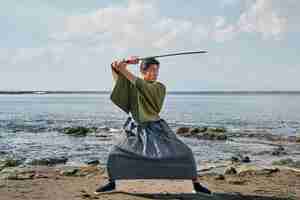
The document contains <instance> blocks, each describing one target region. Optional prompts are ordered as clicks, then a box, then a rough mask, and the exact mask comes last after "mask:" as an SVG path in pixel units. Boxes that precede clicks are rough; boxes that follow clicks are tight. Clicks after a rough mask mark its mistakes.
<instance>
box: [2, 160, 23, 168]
mask: <svg viewBox="0 0 300 200" xmlns="http://www.w3.org/2000/svg"><path fill="white" fill-rule="evenodd" d="M22 162H23V161H21V160H17V159H14V158H6V159H5V160H0V171H1V170H3V169H4V168H6V167H16V166H19V165H20V164H22Z"/></svg>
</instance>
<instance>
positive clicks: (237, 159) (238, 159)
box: [231, 154, 251, 163]
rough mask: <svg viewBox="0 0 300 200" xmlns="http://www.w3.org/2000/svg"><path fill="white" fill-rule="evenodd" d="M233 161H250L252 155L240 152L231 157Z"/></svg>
mask: <svg viewBox="0 0 300 200" xmlns="http://www.w3.org/2000/svg"><path fill="white" fill-rule="evenodd" d="M231 162H232V163H250V162H251V160H250V157H249V156H243V155H241V154H238V155H237V156H232V157H231Z"/></svg>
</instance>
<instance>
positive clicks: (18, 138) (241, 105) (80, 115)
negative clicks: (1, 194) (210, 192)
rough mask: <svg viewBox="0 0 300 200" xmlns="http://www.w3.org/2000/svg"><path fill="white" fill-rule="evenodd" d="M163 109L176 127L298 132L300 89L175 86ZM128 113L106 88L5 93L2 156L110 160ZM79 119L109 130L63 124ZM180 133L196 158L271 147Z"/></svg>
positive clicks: (0, 102) (0, 98)
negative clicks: (80, 130) (84, 130)
mask: <svg viewBox="0 0 300 200" xmlns="http://www.w3.org/2000/svg"><path fill="white" fill-rule="evenodd" d="M160 116H161V118H163V119H165V120H166V121H167V122H168V124H169V125H170V127H171V128H172V129H173V130H174V131H176V129H177V128H179V127H182V126H189V127H204V126H207V127H224V128H226V129H227V131H228V132H239V133H241V134H243V133H246V132H247V133H249V132H254V133H258V132H259V133H261V132H266V133H271V134H275V135H276V134H277V135H278V134H280V135H282V136H297V135H298V136H299V134H300V93H288V92H287V93H280V92H279V93H276V92H275V93H273V92H267V93H264V92H261V93H256V92H253V93H251V92H250V93H248V92H241V93H239V92H238V93H232V92H228V93H227V92H219V93H218V92H182V93H181V92H178V93H176V92H175V93H169V94H168V95H167V96H166V99H165V102H164V106H163V109H162V112H161V115H160ZM126 118H127V115H126V114H125V113H124V112H122V111H121V110H120V109H119V108H118V107H116V106H115V105H113V103H112V102H111V101H110V95H109V92H103V93H44V92H35V93H24V94H23V93H21V94H0V158H1V157H4V156H7V155H14V156H16V157H19V158H22V159H23V160H25V163H27V162H31V161H32V160H34V159H37V158H49V157H67V158H68V163H69V164H70V165H72V164H83V163H87V162H89V161H91V160H100V162H101V163H104V164H105V163H106V160H107V156H108V153H109V150H110V148H111V147H112V145H114V144H115V142H116V141H118V138H120V137H122V131H121V130H122V125H123V123H124V121H125V120H126ZM77 126H86V127H98V128H101V129H102V128H103V134H108V135H110V136H112V137H111V139H103V138H100V137H95V135H88V136H86V137H74V136H69V135H66V134H64V133H62V132H61V131H59V130H61V129H63V128H66V127H77ZM180 139H181V140H183V141H184V142H185V143H186V144H187V145H188V146H189V147H190V148H191V149H192V151H193V153H194V155H195V158H196V160H197V163H201V162H204V161H218V160H226V159H229V158H230V157H232V156H234V155H236V154H237V153H240V152H242V153H245V154H249V155H252V154H255V153H259V152H260V151H265V150H270V149H272V148H274V147H273V146H271V145H265V144H261V143H259V142H254V141H252V140H250V139H249V140H246V141H244V140H236V141H235V140H227V141H210V140H198V139H194V138H183V137H180ZM291 152H292V153H291V154H290V156H295V157H296V156H299V155H300V149H299V147H294V149H293V150H291ZM293 153H294V154H293ZM264 159H266V157H260V158H257V161H262V160H264Z"/></svg>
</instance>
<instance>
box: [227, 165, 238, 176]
mask: <svg viewBox="0 0 300 200" xmlns="http://www.w3.org/2000/svg"><path fill="white" fill-rule="evenodd" d="M224 174H225V175H233V174H237V170H236V169H235V167H233V166H228V167H227V168H226V169H225V171H224Z"/></svg>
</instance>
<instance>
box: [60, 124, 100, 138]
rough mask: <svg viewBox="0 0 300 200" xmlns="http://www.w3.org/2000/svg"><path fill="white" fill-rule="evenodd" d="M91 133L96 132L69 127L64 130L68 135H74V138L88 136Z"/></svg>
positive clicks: (92, 129) (81, 127) (83, 128)
mask: <svg viewBox="0 0 300 200" xmlns="http://www.w3.org/2000/svg"><path fill="white" fill-rule="evenodd" d="M90 132H95V129H94V128H87V127H83V126H78V127H67V128H64V129H63V133H65V134H67V135H72V136H79V137H82V136H86V135H87V134H88V133H90Z"/></svg>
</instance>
